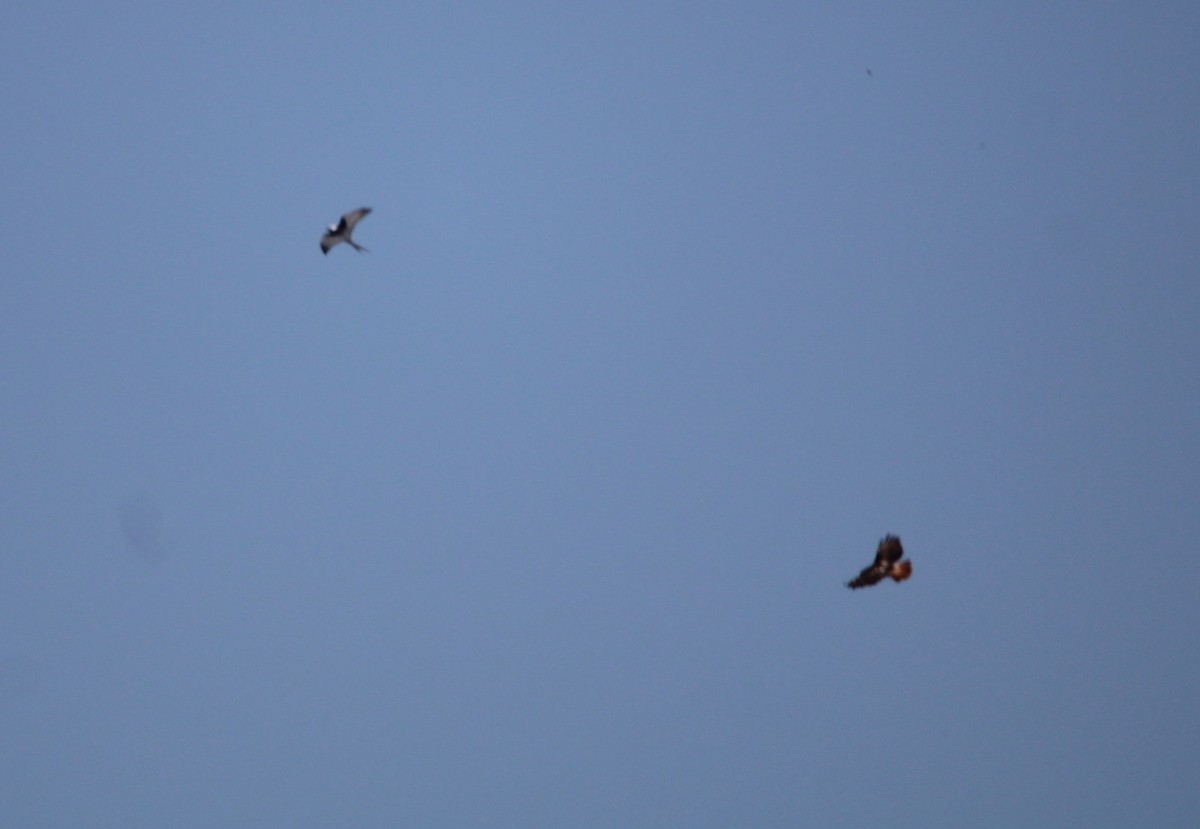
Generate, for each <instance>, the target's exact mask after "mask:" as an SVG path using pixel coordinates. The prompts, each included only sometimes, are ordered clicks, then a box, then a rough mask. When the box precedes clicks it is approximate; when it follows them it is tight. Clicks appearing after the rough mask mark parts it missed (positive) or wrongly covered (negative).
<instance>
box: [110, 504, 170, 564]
mask: <svg viewBox="0 0 1200 829" xmlns="http://www.w3.org/2000/svg"><path fill="white" fill-rule="evenodd" d="M120 521H121V534H122V535H124V537H125V542H126V543H127V544H128V545H129V547H130V549H132V550H133V551H134V552H136V553H137V554H138V555H139V556H140V557H142V558H145V559H151V560H158V559H161V558H162V557H163V550H162V543H161V537H162V521H163V517H162V509H161V508H160V507H159V506H158V504H157V503H156V502H155V501H154V500H153V499H151V498H147V497H134V498H127V499H126V500H125V501H124V502H123V503H122V504H121V510H120Z"/></svg>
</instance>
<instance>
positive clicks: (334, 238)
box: [321, 207, 371, 255]
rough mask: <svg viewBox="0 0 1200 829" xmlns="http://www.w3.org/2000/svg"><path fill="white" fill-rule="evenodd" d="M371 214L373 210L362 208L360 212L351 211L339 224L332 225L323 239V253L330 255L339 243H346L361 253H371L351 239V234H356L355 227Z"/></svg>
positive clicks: (359, 209) (339, 220)
mask: <svg viewBox="0 0 1200 829" xmlns="http://www.w3.org/2000/svg"><path fill="white" fill-rule="evenodd" d="M370 212H371V208H369V207H360V208H358V210H351V211H350V212H349V213H347V214H346V215H344V216H342V218H340V219H338V223H337V224H335V225H330V226H329V230H327V231H325V235H324V236H322V237H321V253H324V254H326V255H328V254H329V249H330V248H331V247H333V246H334V245H336V244H337V243H338V242H345V243H346V244H347V245H349V246H350V247H352V248H354V249H355V250H356V251H358V252H359V253H362V252H363V251H366V252H367V253H370V251H368V250H367V249H366V248H364V247H363V246H362V245H360V244H358V243H357V242H355V241H354V240H353V239H351V238H350V234H351V233H353V232H354V226H355V225H356V224H358V223H359V222H361V221H362V220H363V218H364V217H365V216H366V215H367V214H368V213H370Z"/></svg>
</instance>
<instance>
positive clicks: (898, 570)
mask: <svg viewBox="0 0 1200 829" xmlns="http://www.w3.org/2000/svg"><path fill="white" fill-rule="evenodd" d="M903 555H904V548H903V547H901V546H900V539H899V538H897V537H896V536H894V535H889V536H886V537H885V538H884V539H883V540H882V541H880V542H879V549H878V550H876V551H875V563H874V564H872V565H871V566H870V567H866V568H864V569H863V571H862V572H861V573H859V574H858V577H857V578H856V579H854V581H850V582H847V583H846V586H847V587H849V588H850V589H851V590H857V589H858V588H860V587H870V586H871V585H872V584H878V583H879V582H881V581H883V580H884V579H886V578H887V577H888V576H891V577H892V579H893V580H894V581H904V580H905V579H906V578H908V577H909V576H911V575H912V571H913V567H912V562H911V561H901V560H900V558H901V557H902V556H903Z"/></svg>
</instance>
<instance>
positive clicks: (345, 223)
mask: <svg viewBox="0 0 1200 829" xmlns="http://www.w3.org/2000/svg"><path fill="white" fill-rule="evenodd" d="M370 212H371V208H369V207H360V208H358V210H351V211H350V212H349V213H347V214H346V215H345V216H342V219H341V221H339V222H338V231H339V232H341V231H351V230H354V226H355V225H356V224H358V223H359V222H361V221H362V220H363V218H365V217H366V215H367V214H368V213H370Z"/></svg>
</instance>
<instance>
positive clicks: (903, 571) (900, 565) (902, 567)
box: [892, 561, 912, 581]
mask: <svg viewBox="0 0 1200 829" xmlns="http://www.w3.org/2000/svg"><path fill="white" fill-rule="evenodd" d="M911 575H912V562H911V561H898V562H896V566H895V567H893V568H892V578H893V579H895V580H896V581H904V580H905V579H906V578H908V577H909V576H911Z"/></svg>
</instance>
